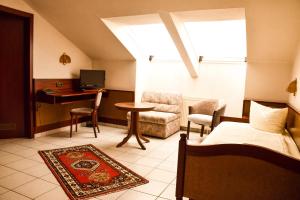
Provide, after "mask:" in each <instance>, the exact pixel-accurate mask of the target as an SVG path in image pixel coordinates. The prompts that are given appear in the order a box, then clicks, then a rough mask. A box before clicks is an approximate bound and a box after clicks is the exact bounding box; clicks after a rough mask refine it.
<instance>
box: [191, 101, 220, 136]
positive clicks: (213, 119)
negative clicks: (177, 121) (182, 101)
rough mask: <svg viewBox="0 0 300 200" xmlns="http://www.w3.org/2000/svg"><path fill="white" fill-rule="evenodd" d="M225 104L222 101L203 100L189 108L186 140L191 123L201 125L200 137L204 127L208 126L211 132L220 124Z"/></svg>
mask: <svg viewBox="0 0 300 200" xmlns="http://www.w3.org/2000/svg"><path fill="white" fill-rule="evenodd" d="M225 108H226V104H224V102H223V101H222V100H217V99H203V100H201V101H200V102H198V103H196V104H194V105H192V106H189V115H188V117H187V118H188V125H187V138H188V139H189V135H190V126H191V122H193V123H195V124H199V125H201V135H200V136H201V137H202V136H203V132H204V127H205V126H209V127H210V129H211V131H212V130H213V129H214V127H216V126H217V125H218V124H219V123H220V116H222V115H224V112H225Z"/></svg>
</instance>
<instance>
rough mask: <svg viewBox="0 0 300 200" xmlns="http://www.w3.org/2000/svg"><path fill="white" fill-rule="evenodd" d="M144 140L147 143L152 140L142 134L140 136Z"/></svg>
mask: <svg viewBox="0 0 300 200" xmlns="http://www.w3.org/2000/svg"><path fill="white" fill-rule="evenodd" d="M139 137H140V138H141V139H142V140H144V141H145V142H146V143H148V142H150V140H149V139H148V138H145V137H144V136H143V135H142V134H140V136H139Z"/></svg>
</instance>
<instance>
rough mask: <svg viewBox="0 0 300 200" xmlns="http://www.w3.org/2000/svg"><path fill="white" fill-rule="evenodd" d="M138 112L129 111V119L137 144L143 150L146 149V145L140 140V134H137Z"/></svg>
mask: <svg viewBox="0 0 300 200" xmlns="http://www.w3.org/2000/svg"><path fill="white" fill-rule="evenodd" d="M138 120H139V112H137V111H136V112H131V121H132V122H133V123H132V133H133V134H134V135H135V137H136V140H137V141H138V143H139V145H140V146H141V148H142V149H143V150H146V147H145V146H144V145H143V143H142V141H141V140H140V134H139V127H138V126H139V123H138Z"/></svg>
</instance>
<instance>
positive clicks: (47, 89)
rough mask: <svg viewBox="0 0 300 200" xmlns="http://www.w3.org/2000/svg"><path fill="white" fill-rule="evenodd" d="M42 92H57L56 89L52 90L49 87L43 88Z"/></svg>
mask: <svg viewBox="0 0 300 200" xmlns="http://www.w3.org/2000/svg"><path fill="white" fill-rule="evenodd" d="M42 92H44V93H45V94H54V93H55V91H54V90H51V89H49V88H45V89H43V90H42Z"/></svg>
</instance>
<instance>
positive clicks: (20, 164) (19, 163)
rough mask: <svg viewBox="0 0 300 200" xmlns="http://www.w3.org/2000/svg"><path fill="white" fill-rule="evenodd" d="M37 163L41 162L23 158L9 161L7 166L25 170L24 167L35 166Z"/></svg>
mask: <svg viewBox="0 0 300 200" xmlns="http://www.w3.org/2000/svg"><path fill="white" fill-rule="evenodd" d="M37 164H39V163H38V162H36V161H33V160H29V159H21V160H17V161H15V162H11V163H8V164H6V165H5V166H7V167H10V168H13V169H16V170H23V169H27V168H30V167H33V166H35V165H37Z"/></svg>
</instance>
